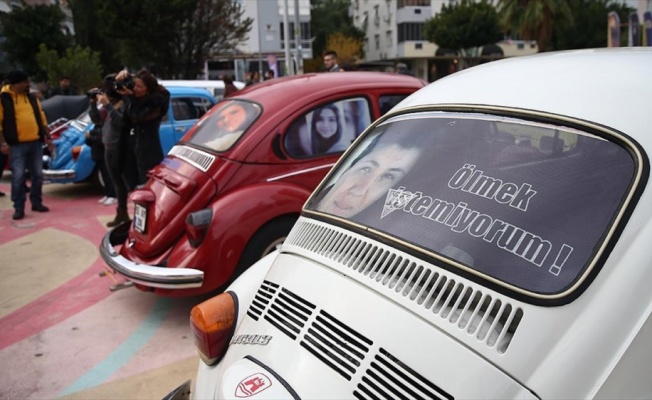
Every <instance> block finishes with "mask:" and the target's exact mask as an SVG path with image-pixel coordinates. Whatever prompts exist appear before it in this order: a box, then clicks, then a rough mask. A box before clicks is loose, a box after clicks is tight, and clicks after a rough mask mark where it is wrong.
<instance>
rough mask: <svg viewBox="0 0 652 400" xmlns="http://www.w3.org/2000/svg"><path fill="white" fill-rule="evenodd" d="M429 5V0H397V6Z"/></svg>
mask: <svg viewBox="0 0 652 400" xmlns="http://www.w3.org/2000/svg"><path fill="white" fill-rule="evenodd" d="M403 7H430V0H398V5H397V8H403Z"/></svg>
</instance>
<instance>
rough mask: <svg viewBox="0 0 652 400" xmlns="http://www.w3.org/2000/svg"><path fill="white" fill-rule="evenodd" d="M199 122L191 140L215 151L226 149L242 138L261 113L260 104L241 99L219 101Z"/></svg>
mask: <svg viewBox="0 0 652 400" xmlns="http://www.w3.org/2000/svg"><path fill="white" fill-rule="evenodd" d="M215 107H216V109H215V110H213V111H212V112H211V113H209V114H207V115H206V117H205V118H203V119H201V120H200V121H199V122H198V123H197V128H196V129H195V132H194V134H193V135H192V136H191V137H190V139H189V142H190V143H193V144H196V145H198V146H202V147H204V148H207V149H210V150H213V151H218V152H222V151H226V150H229V149H230V148H231V147H233V145H234V144H235V143H236V142H237V141H238V139H240V137H241V136H242V135H244V133H245V132H246V131H247V129H249V127H251V125H252V124H253V123H254V121H255V120H256V118H258V116H259V115H260V113H261V111H262V110H261V108H260V106H259V105H258V104H254V103H250V102H247V101H241V100H230V101H223V102H221V103H218V105H216V106H215Z"/></svg>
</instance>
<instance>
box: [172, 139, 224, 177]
mask: <svg viewBox="0 0 652 400" xmlns="http://www.w3.org/2000/svg"><path fill="white" fill-rule="evenodd" d="M168 154H171V155H173V156H175V157H177V158H180V159H182V160H184V161H186V162H187V163H189V164H192V165H194V166H195V167H197V168H199V169H200V170H202V172H206V171H208V169H209V168H210V167H211V165H212V164H213V161H215V156H214V155H212V154H209V153H206V152H204V151H201V150H197V149H194V148H192V147H188V146H182V145H178V146H173V147H172V149H171V150H170V152H169V153H168Z"/></svg>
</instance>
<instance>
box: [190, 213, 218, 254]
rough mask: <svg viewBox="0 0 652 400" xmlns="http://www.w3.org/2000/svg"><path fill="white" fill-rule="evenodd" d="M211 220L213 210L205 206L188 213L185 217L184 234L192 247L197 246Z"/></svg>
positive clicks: (206, 231) (204, 235)
mask: <svg viewBox="0 0 652 400" xmlns="http://www.w3.org/2000/svg"><path fill="white" fill-rule="evenodd" d="M212 221H213V210H211V209H210V208H205V209H203V210H199V211H195V212H193V213H190V214H188V216H187V217H186V234H187V235H188V242H190V245H191V246H192V247H195V248H197V247H198V246H199V245H200V244H201V242H202V241H203V240H204V238H205V237H206V233H208V229H209V228H210V226H211V222H212Z"/></svg>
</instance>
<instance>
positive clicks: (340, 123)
mask: <svg viewBox="0 0 652 400" xmlns="http://www.w3.org/2000/svg"><path fill="white" fill-rule="evenodd" d="M425 85H426V82H424V81H422V80H420V79H417V78H414V77H410V76H405V75H393V74H385V73H375V72H342V73H330V74H327V73H321V74H306V75H299V76H294V77H287V78H281V79H274V80H271V81H266V82H262V83H259V84H256V85H253V86H249V87H247V88H245V89H243V90H241V91H239V92H237V93H236V94H235V95H233V96H231V97H229V98H227V99H224V100H223V101H221V102H220V103H218V104H217V105H215V106H214V107H213V108H212V109H211V110H210V111H209V112H208V113H207V114H206V115H205V116H204V117H203V118H202V119H200V120H199V121H198V122H197V124H196V125H195V126H194V127H193V128H191V129H190V131H188V133H187V134H186V135H185V136H184V137H183V138H182V140H181V141H179V142H178V143H177V144H176V145H175V146H174V147H173V148H172V150H171V151H170V152H169V153H168V155H167V157H166V158H165V159H164V160H163V162H162V163H161V164H160V165H158V166H157V167H156V168H154V169H153V170H151V171H150V179H149V181H148V183H147V184H146V185H145V186H144V187H143V188H142V189H140V190H137V191H134V192H133V193H132V195H131V200H132V201H133V202H134V203H135V207H134V219H133V223H129V224H124V225H123V226H119V227H117V228H115V229H114V230H113V231H111V232H109V233H108V234H107V235H106V236H105V237H104V239H103V240H102V243H101V245H100V253H101V255H102V258H103V259H104V261H105V262H106V264H107V265H108V266H109V267H110V268H112V269H113V270H114V271H115V272H117V273H118V274H120V275H123V276H124V277H125V278H126V279H128V280H129V281H132V282H133V283H134V284H135V286H136V287H138V288H139V289H141V290H148V291H154V292H156V293H158V294H160V295H164V296H190V295H197V294H201V293H206V292H209V291H213V290H216V289H219V288H221V287H223V286H224V285H225V284H227V283H229V282H231V281H232V280H233V279H234V278H235V277H237V276H238V275H239V274H240V273H241V272H242V271H244V270H245V269H246V268H247V267H249V266H250V265H251V264H253V263H254V262H255V261H257V260H258V259H260V258H261V257H262V256H264V255H266V254H267V253H269V252H271V251H272V250H274V248H275V247H276V245H278V244H280V243H281V242H282V241H283V240H284V239H285V237H286V236H287V234H288V232H289V230H290V228H291V227H292V225H293V224H294V222H295V220H296V219H297V217H298V216H299V213H300V210H301V207H302V205H303V203H304V202H305V201H306V199H307V198H308V196H309V195H310V193H311V192H312V190H313V189H314V188H315V187H316V186H317V184H318V183H319V182H320V181H321V179H322V178H323V177H324V175H325V174H326V173H327V172H328V170H329V169H330V168H331V166H332V165H333V164H334V163H335V161H336V160H337V159H338V158H339V156H340V155H341V154H342V152H343V151H344V150H345V149H346V148H347V147H348V146H349V145H350V144H351V142H353V140H355V139H356V137H357V136H358V135H359V134H360V133H362V131H363V130H364V129H365V128H366V127H367V126H368V125H369V124H370V123H371V122H372V121H374V120H375V119H377V118H378V117H380V116H381V115H382V114H384V113H385V112H387V111H388V110H389V109H390V108H392V107H393V106H394V105H395V104H397V103H398V102H399V101H400V100H402V99H403V98H405V97H407V96H408V95H409V94H411V93H413V92H414V91H416V90H418V89H419V88H421V87H423V86H425Z"/></svg>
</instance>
